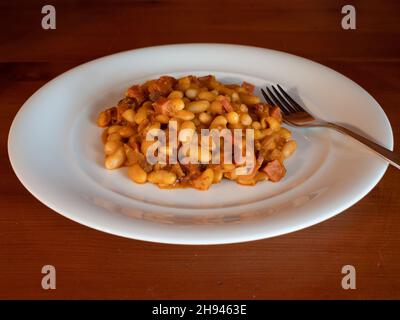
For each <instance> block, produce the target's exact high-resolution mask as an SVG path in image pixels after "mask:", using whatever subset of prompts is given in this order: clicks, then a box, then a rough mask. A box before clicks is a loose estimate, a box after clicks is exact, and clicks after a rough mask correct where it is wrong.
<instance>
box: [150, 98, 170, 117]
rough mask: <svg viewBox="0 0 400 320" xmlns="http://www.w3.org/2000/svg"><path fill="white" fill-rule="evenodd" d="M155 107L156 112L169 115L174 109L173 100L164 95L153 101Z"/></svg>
mask: <svg viewBox="0 0 400 320" xmlns="http://www.w3.org/2000/svg"><path fill="white" fill-rule="evenodd" d="M153 108H154V111H155V113H156V114H164V115H169V114H170V113H171V112H172V111H173V105H172V103H171V100H168V99H166V98H164V97H161V98H158V100H157V101H156V102H154V103H153Z"/></svg>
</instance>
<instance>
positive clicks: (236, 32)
mask: <svg viewBox="0 0 400 320" xmlns="http://www.w3.org/2000/svg"><path fill="white" fill-rule="evenodd" d="M45 4H53V5H54V6H55V8H56V10H57V29H56V30H43V29H42V28H41V18H42V16H43V15H42V14H41V8H42V6H43V5H45ZM345 4H350V1H326V0H325V1H319V0H308V1H306V0H295V1H267V0H264V1H243V0H241V1H122V0H119V1H104V0H101V1H55V0H54V1H20V0H16V1H2V2H1V4H0V14H1V19H0V105H1V121H0V143H1V148H0V177H1V179H0V197H1V201H0V298H1V299H16V298H17V299H21V298H22V299H80V298H87V299H96V298H101V299H108V298H112V299H156V298H161V299H172V298H178V299H201V298H208V299H335V298H340V299H361V298H369V299H383V298H392V299H393V298H394V299H399V298H400V172H399V171H398V170H396V169H394V168H389V169H388V171H387V172H386V174H385V176H384V177H383V179H382V180H381V181H380V182H379V184H378V185H377V186H376V187H375V188H374V190H373V191H371V192H370V193H369V194H368V195H367V196H366V197H365V198H363V199H362V200H361V201H360V202H358V203H357V204H355V205H354V206H352V207H351V208H350V209H348V210H346V211H345V212H344V213H342V214H340V215H338V216H336V217H334V218H332V219H330V220H328V221H325V222H323V223H320V224H318V225H315V226H313V227H310V228H307V229H305V230H301V231H298V232H294V233H291V234H288V235H284V236H280V237H276V238H272V239H265V240H260V241H254V242H249V243H242V244H234V245H219V246H178V245H162V244H155V243H147V242H142V241H135V240H128V239H124V238H120V237H116V236H112V235H108V234H105V233H101V232H98V231H95V230H93V229H90V228H87V227H84V226H82V225H79V224H78V223H75V222H73V221H70V220H68V219H66V218H64V217H62V216H61V215H59V214H56V213H55V212H53V211H52V210H51V209H49V208H47V207H46V206H44V205H43V204H41V203H40V202H39V201H38V200H36V199H35V198H34V197H33V196H32V195H31V194H30V193H29V192H28V191H27V190H26V189H25V188H24V187H23V186H22V185H21V183H20V182H19V181H18V179H17V178H16V176H15V174H14V173H13V171H12V168H11V165H10V163H9V160H8V154H7V136H8V131H9V127H10V124H11V122H12V120H13V118H14V116H15V114H16V113H17V111H18V110H19V108H20V107H21V105H22V104H23V103H24V101H25V100H26V99H27V98H28V97H29V96H30V95H32V94H33V93H34V92H35V91H36V90H37V89H39V88H40V87H41V86H42V85H44V84H45V83H46V82H47V81H49V80H50V79H52V78H53V77H55V76H57V75H59V74H60V73H62V72H64V71H66V70H68V69H70V68H72V67H74V66H77V65H79V64H81V63H82V62H85V61H89V60H91V59H93V58H97V57H100V56H104V55H107V54H111V53H115V52H118V51H121V50H128V49H134V48H139V47H144V46H152V45H159V44H167V43H184V42H224V43H238V44H248V45H255V46H260V47H265V48H272V49H277V50H283V51H286V52H290V53H293V54H297V55H300V56H304V57H306V58H310V59H313V60H315V61H318V62H320V63H323V64H325V65H327V66H329V67H332V68H333V69H335V70H337V71H339V72H341V73H343V74H345V75H346V76H348V77H350V78H351V79H353V80H354V81H356V82H358V83H359V84H360V85H361V86H363V87H364V88H365V89H366V90H367V91H369V92H370V93H371V94H372V95H373V96H374V98H375V99H376V100H377V101H378V102H379V103H380V104H381V106H382V107H383V109H384V110H385V112H386V114H387V116H388V118H389V119H390V122H391V124H392V127H393V133H394V138H395V149H397V150H399V149H400V145H399V142H398V141H399V140H400V130H399V127H400V112H399V111H400V109H399V108H400V107H399V106H400V103H399V101H400V81H399V80H400V24H399V23H400V2H399V1H397V0H386V1H381V0H368V1H367V0H365V1H354V0H353V1H351V4H353V5H354V6H355V8H356V12H357V29H356V30H343V29H342V28H341V24H340V23H341V18H342V16H343V15H342V14H341V8H342V6H343V5H345ZM160 58H161V59H162V57H160ZM166 63H168V62H167V61H166ZM338 94H340V93H338ZM38 143H40V141H38ZM20 147H23V146H20ZM46 264H51V265H54V266H55V267H56V270H57V289H56V290H43V289H42V288H41V279H42V276H43V275H42V274H41V268H42V266H43V265H46ZM346 264H351V265H354V266H355V267H356V270H357V289H356V290H343V289H342V288H341V279H342V276H343V275H342V274H341V268H342V266H343V265H346Z"/></svg>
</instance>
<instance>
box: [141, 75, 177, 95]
mask: <svg viewBox="0 0 400 320" xmlns="http://www.w3.org/2000/svg"><path fill="white" fill-rule="evenodd" d="M175 82H176V79H175V78H173V77H169V76H162V77H160V78H159V79H157V80H151V81H148V82H147V83H146V85H145V87H146V89H147V91H148V93H149V98H150V100H151V101H156V100H157V99H158V98H160V97H162V96H166V95H168V93H170V92H171V91H172V87H173V85H174V84H175Z"/></svg>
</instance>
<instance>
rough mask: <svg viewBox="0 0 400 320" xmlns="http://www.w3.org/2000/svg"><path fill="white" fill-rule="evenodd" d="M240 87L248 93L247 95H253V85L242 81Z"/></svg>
mask: <svg viewBox="0 0 400 320" xmlns="http://www.w3.org/2000/svg"><path fill="white" fill-rule="evenodd" d="M242 87H243V88H245V89H246V91H247V92H249V93H253V92H254V89H255V86H254V84H251V83H248V82H246V81H243V83H242Z"/></svg>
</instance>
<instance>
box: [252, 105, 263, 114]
mask: <svg viewBox="0 0 400 320" xmlns="http://www.w3.org/2000/svg"><path fill="white" fill-rule="evenodd" d="M253 108H254V110H256V111H259V112H263V111H264V105H263V104H262V103H257V104H255V105H254V106H253Z"/></svg>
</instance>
